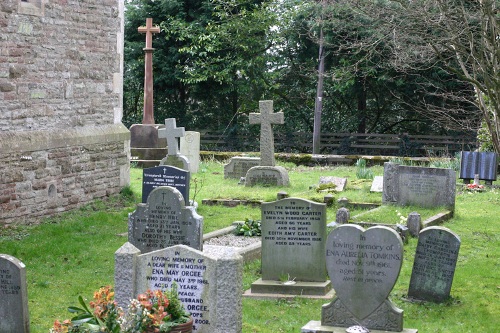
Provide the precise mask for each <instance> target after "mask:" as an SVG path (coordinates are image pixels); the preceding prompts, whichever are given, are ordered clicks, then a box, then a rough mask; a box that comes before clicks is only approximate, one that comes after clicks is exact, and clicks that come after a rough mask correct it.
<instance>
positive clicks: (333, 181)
mask: <svg viewBox="0 0 500 333" xmlns="http://www.w3.org/2000/svg"><path fill="white" fill-rule="evenodd" d="M319 185H320V186H321V185H334V186H335V189H334V190H335V191H336V192H342V191H343V190H345V187H346V185H347V178H341V177H334V176H321V177H319Z"/></svg>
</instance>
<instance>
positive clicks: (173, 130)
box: [158, 118, 184, 156]
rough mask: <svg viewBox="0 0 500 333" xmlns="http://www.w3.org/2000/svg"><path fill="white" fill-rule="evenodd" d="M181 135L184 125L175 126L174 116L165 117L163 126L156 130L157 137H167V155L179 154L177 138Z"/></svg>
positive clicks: (182, 134)
mask: <svg viewBox="0 0 500 333" xmlns="http://www.w3.org/2000/svg"><path fill="white" fill-rule="evenodd" d="M183 136H184V127H177V125H176V123H175V118H168V119H165V128H162V129H159V130H158V137H159V138H166V139H167V148H168V155H169V156H175V155H178V154H179V142H178V140H177V138H181V137H183Z"/></svg>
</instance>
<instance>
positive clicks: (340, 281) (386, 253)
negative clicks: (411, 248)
mask: <svg viewBox="0 0 500 333" xmlns="http://www.w3.org/2000/svg"><path fill="white" fill-rule="evenodd" d="M402 263H403V243H402V241H401V238H400V237H399V235H398V233H397V232H396V231H395V230H393V229H392V228H388V227H385V226H376V227H371V228H369V229H366V230H365V229H363V228H362V227H360V226H358V225H352V224H345V225H341V226H339V227H337V228H335V229H333V230H332V231H331V232H330V234H329V235H328V239H327V245H326V266H327V270H328V275H329V276H330V279H331V281H332V286H333V288H334V289H335V293H336V297H335V298H334V299H333V301H332V302H331V303H329V304H326V305H324V306H323V309H322V314H321V322H319V321H311V322H309V323H308V324H307V325H306V326H304V327H303V328H302V332H318V333H319V332H321V333H323V332H342V331H344V332H345V327H351V326H355V325H361V326H364V327H366V328H368V329H369V330H370V331H371V332H373V330H381V331H394V332H416V330H411V329H403V311H402V310H401V309H398V308H397V307H396V306H395V305H394V304H393V303H392V302H391V301H390V300H389V298H388V297H389V294H390V293H391V291H392V288H393V287H394V285H395V283H396V281H397V278H398V276H399V272H400V270H401V265H402ZM339 327H344V329H340V328H339Z"/></svg>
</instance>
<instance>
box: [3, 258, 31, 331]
mask: <svg viewBox="0 0 500 333" xmlns="http://www.w3.org/2000/svg"><path fill="white" fill-rule="evenodd" d="M29 331H30V321H29V314H28V291H27V287H26V268H25V266H24V264H23V263H22V262H21V261H19V260H18V259H17V258H14V257H12V256H9V255H7V254H0V333H13V332H16V333H29Z"/></svg>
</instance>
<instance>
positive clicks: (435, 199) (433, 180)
mask: <svg viewBox="0 0 500 333" xmlns="http://www.w3.org/2000/svg"><path fill="white" fill-rule="evenodd" d="M455 186H456V173H455V171H453V170H451V169H440V168H422V167H411V166H403V165H399V164H394V163H384V192H383V194H382V202H383V203H385V204H396V205H401V206H408V205H414V206H419V207H426V208H429V207H439V206H444V207H446V208H447V209H450V210H454V208H455Z"/></svg>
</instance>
